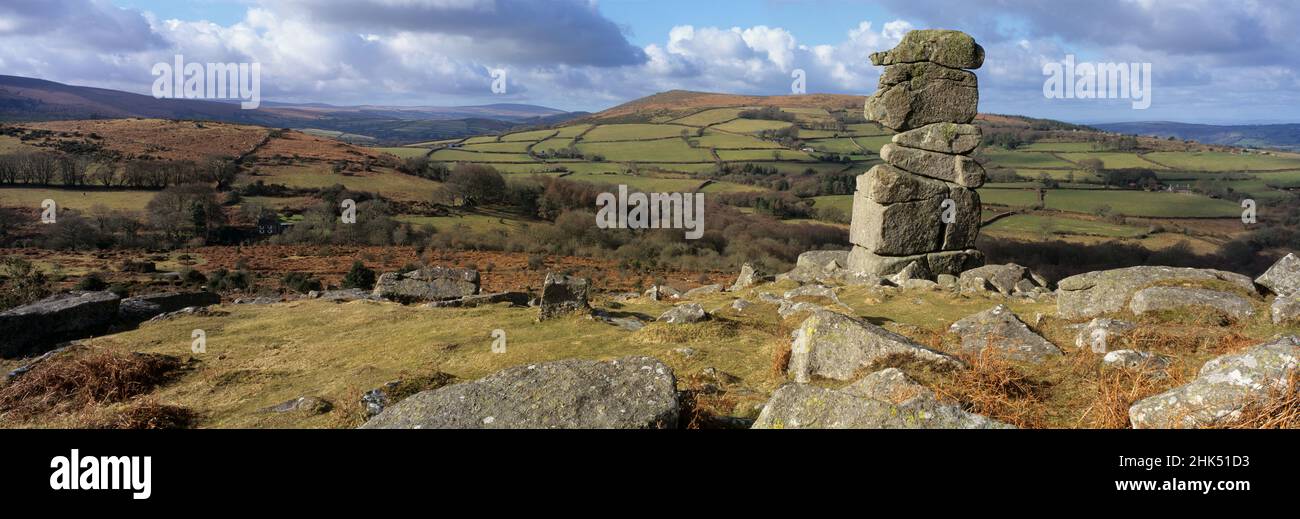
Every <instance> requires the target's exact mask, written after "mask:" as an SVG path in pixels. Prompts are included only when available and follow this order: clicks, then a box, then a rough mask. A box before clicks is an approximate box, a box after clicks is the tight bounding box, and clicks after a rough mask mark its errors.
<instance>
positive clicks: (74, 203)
mask: <svg viewBox="0 0 1300 519" xmlns="http://www.w3.org/2000/svg"><path fill="white" fill-rule="evenodd" d="M156 194H158V193H157V192H156V191H117V190H113V191H107V190H98V189H55V188H44V187H12V186H5V187H0V206H4V207H22V208H28V209H32V210H34V211H39V210H40V208H41V202H43V201H45V200H46V199H49V200H53V201H54V203H55V204H56V205H57V206H58V208H59V209H76V210H78V211H85V210H88V209H91V208H93V207H95V206H104V207H105V208H108V209H117V210H124V211H143V210H144V208H145V206H146V205H148V204H149V201H150V200H153V197H154V195H156ZM33 214H36V213H33Z"/></svg>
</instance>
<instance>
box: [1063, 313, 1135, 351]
mask: <svg viewBox="0 0 1300 519" xmlns="http://www.w3.org/2000/svg"><path fill="white" fill-rule="evenodd" d="M1078 328H1079V333H1078V334H1076V335H1075V336H1074V345H1075V346H1076V347H1078V348H1090V349H1091V350H1092V352H1093V353H1106V352H1107V351H1110V346H1111V344H1112V343H1113V342H1115V341H1116V340H1118V339H1120V338H1121V337H1123V336H1124V335H1125V334H1127V333H1129V332H1131V331H1133V330H1134V329H1135V328H1137V325H1135V324H1133V323H1130V322H1128V321H1121V320H1118V319H1107V318H1105V317H1098V318H1096V319H1093V320H1091V321H1089V322H1087V323H1086V324H1082V325H1078Z"/></svg>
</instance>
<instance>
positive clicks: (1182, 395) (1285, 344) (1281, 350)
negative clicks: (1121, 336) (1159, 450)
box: [1128, 336, 1300, 429]
mask: <svg viewBox="0 0 1300 519" xmlns="http://www.w3.org/2000/svg"><path fill="white" fill-rule="evenodd" d="M1298 365H1300V338H1297V337H1295V336H1289V337H1283V338H1281V339H1277V340H1274V341H1272V342H1268V343H1264V344H1259V345H1256V346H1252V347H1250V348H1248V349H1246V350H1245V351H1242V352H1240V353H1234V354H1230V355H1224V356H1221V357H1217V358H1215V359H1213V360H1210V361H1209V362H1206V363H1205V365H1204V366H1201V371H1200V374H1199V375H1198V376H1197V377H1196V379H1194V380H1192V381H1191V383H1188V384H1187V385H1185V386H1180V387H1176V388H1174V389H1171V390H1169V391H1166V392H1164V393H1161V394H1158V395H1155V396H1152V397H1149V398H1146V399H1143V400H1140V401H1138V402H1137V403H1135V404H1133V406H1132V407H1130V408H1129V410H1128V415H1129V421H1130V422H1132V424H1133V428H1135V429H1161V428H1194V427H1205V426H1210V425H1215V424H1218V423H1222V422H1224V421H1231V420H1233V419H1236V418H1238V417H1239V416H1240V413H1241V410H1242V408H1244V407H1246V406H1247V405H1249V404H1251V403H1253V402H1260V401H1262V400H1263V399H1265V398H1267V397H1268V396H1269V393H1270V392H1271V391H1281V390H1290V391H1294V390H1295V389H1296V388H1293V387H1289V385H1290V378H1291V376H1292V375H1293V374H1294V373H1295V371H1296V369H1297V366H1298Z"/></svg>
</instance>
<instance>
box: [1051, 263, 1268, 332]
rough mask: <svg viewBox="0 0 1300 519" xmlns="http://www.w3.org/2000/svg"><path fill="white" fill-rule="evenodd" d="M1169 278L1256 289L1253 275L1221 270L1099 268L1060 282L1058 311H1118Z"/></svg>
mask: <svg viewBox="0 0 1300 519" xmlns="http://www.w3.org/2000/svg"><path fill="white" fill-rule="evenodd" d="M1166 281H1180V282H1189V283H1192V282H1198V281H1208V282H1214V281H1226V282H1228V283H1231V284H1233V285H1236V286H1239V287H1241V288H1242V289H1243V290H1246V291H1248V292H1250V293H1254V291H1255V282H1254V281H1252V280H1251V279H1250V278H1248V277H1246V276H1243V275H1241V274H1234V273H1232V272H1224V271H1222V270H1213V269H1194V268H1177V267H1147V266H1141V267H1128V268H1122V269H1114V270H1099V271H1094V272H1088V273H1085V274H1079V275H1077V276H1070V277H1068V278H1065V279H1062V280H1061V281H1060V282H1058V283H1057V284H1056V285H1057V291H1056V313H1057V316H1059V317H1061V318H1062V319H1082V318H1091V317H1096V316H1099V315H1101V314H1106V313H1114V312H1119V311H1122V310H1124V309H1125V308H1126V306H1127V305H1128V304H1129V300H1130V299H1131V298H1132V296H1133V294H1134V293H1135V292H1137V291H1139V290H1142V289H1143V288H1146V287H1149V286H1151V285H1154V284H1156V283H1160V282H1166Z"/></svg>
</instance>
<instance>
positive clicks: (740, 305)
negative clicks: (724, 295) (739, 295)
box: [731, 299, 753, 312]
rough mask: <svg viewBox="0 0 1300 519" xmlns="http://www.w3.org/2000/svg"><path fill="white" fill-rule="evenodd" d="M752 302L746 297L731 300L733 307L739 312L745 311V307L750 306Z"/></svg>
mask: <svg viewBox="0 0 1300 519" xmlns="http://www.w3.org/2000/svg"><path fill="white" fill-rule="evenodd" d="M752 304H753V303H750V302H749V301H746V300H744V299H737V300H735V301H732V302H731V309H732V310H735V311H737V312H744V311H745V309H746V308H749V307H750V306H751V305H752Z"/></svg>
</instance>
